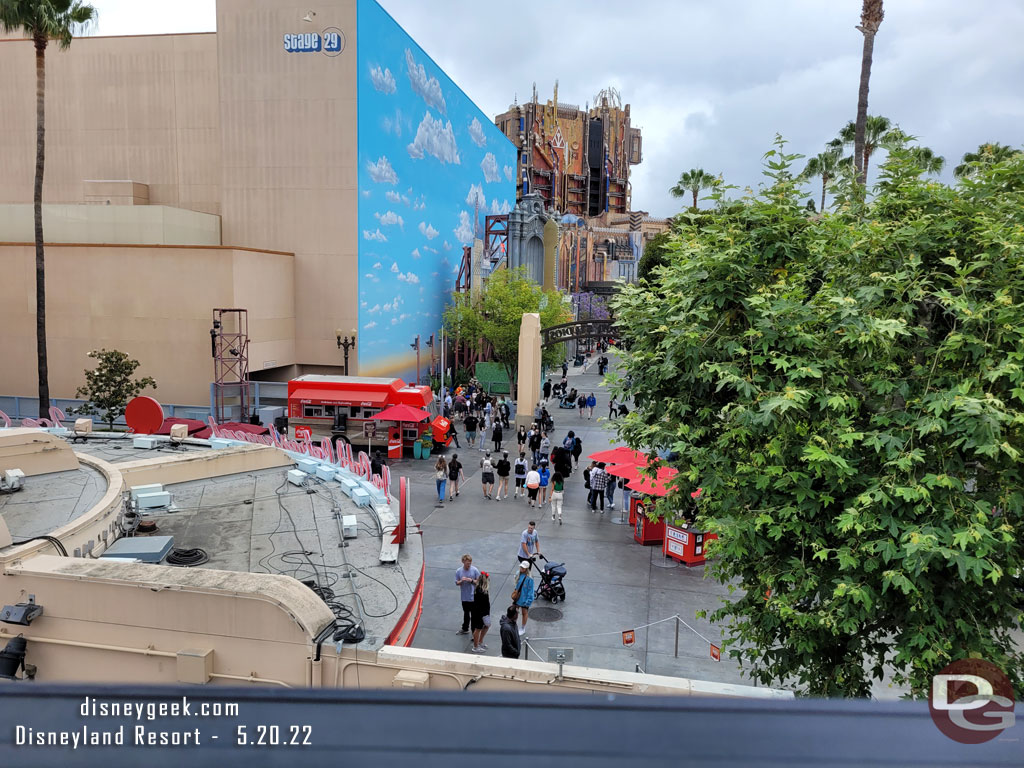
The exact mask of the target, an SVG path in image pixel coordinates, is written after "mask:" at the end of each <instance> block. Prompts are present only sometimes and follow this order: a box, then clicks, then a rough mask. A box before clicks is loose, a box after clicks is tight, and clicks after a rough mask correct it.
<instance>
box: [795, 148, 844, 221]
mask: <svg viewBox="0 0 1024 768" xmlns="http://www.w3.org/2000/svg"><path fill="white" fill-rule="evenodd" d="M825 147H826V149H825V151H824V152H822V153H820V154H818V155H815V156H814V157H812V158H811V159H810V160H808V161H807V167H806V168H804V172H803V173H802V174H800V176H801V178H804V179H811V178H814V177H815V176H821V208H820V209H819V210H821V212H822V213H824V212H825V190H826V189H827V188H828V183H829V182H830V181H832V179H834V178H835V177H836V174H837V173H838V172H839V166H840V165H841V164H842V162H843V145H842V142H840V141H838V140H833V141H830V142H829V143H828V144H826V145H825Z"/></svg>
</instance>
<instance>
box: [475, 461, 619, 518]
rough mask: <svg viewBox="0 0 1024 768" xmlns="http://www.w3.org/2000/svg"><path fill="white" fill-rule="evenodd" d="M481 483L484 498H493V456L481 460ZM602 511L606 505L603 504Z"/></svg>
mask: <svg viewBox="0 0 1024 768" xmlns="http://www.w3.org/2000/svg"><path fill="white" fill-rule="evenodd" d="M480 482H481V483H482V484H483V489H484V498H485V499H489V498H491V491H492V490H494V465H493V464H491V454H489V453H488V454H487V455H486V456H484V457H483V458H482V459H480ZM601 506H602V509H603V508H604V505H603V504H602V505H601Z"/></svg>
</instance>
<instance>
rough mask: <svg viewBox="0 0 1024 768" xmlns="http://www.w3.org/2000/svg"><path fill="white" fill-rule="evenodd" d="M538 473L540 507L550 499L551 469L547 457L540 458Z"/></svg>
mask: <svg viewBox="0 0 1024 768" xmlns="http://www.w3.org/2000/svg"><path fill="white" fill-rule="evenodd" d="M537 474H539V475H540V493H539V494H538V496H539V497H540V503H539V504H538V505H537V506H538V507H543V506H544V505H545V504H546V503H547V500H548V484H549V483H550V482H551V469H550V467H549V465H548V460H547V459H541V460H540V469H538V470H537Z"/></svg>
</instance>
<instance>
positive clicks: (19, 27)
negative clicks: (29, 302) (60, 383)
mask: <svg viewBox="0 0 1024 768" xmlns="http://www.w3.org/2000/svg"><path fill="white" fill-rule="evenodd" d="M95 19H96V9H95V8H93V7H92V6H91V5H87V4H85V3H80V2H78V0H74V1H72V0H0V31H3V32H14V33H16V34H25V35H27V36H28V37H30V38H32V42H33V44H34V45H35V49H36V177H35V187H34V194H33V203H34V209H35V240H36V361H37V362H36V365H37V376H38V380H39V413H40V415H42V414H44V413H46V412H47V411H49V409H50V373H49V366H48V365H47V359H46V268H45V266H46V265H45V258H44V253H43V167H44V159H45V151H44V150H45V147H46V46H47V44H48V43H49V42H50V40H56V41H57V45H58V46H59V47H60V49H61V50H65V49H66V48H67V47H68V46H69V45H71V38H72V37H73V36H74V34H75V33H76V32H79V31H82V30H83V29H85V28H86V27H87V26H88V25H89V24H90V23H91V22H92V21H94V20H95Z"/></svg>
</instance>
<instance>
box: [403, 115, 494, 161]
mask: <svg viewBox="0 0 1024 768" xmlns="http://www.w3.org/2000/svg"><path fill="white" fill-rule="evenodd" d="M406 149H407V150H408V151H409V157H414V158H416V159H417V160H421V159H422V158H423V153H424V152H426V153H427V154H428V155H433V156H434V157H436V158H437V159H438V160H440V161H441V162H442V163H454V164H456V165H458V164H459V148H458V146H457V145H456V143H455V132H454V131H453V130H452V123H451V121H450V120H449V121H448V122H447V123H445V122H442V120H441V119H440V118H438V119H437V120H435V119H434V118H433V117H431V115H430V113H429V112H425V113H424V114H423V119H422V120H421V121H420V126H419V128H417V129H416V138H414V139H413V140H412V143H411V144H410V145H409V146H408V147H406ZM491 157H492V158H493V155H491Z"/></svg>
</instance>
